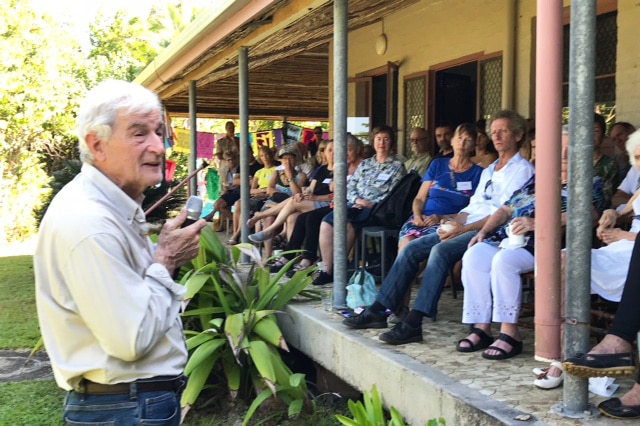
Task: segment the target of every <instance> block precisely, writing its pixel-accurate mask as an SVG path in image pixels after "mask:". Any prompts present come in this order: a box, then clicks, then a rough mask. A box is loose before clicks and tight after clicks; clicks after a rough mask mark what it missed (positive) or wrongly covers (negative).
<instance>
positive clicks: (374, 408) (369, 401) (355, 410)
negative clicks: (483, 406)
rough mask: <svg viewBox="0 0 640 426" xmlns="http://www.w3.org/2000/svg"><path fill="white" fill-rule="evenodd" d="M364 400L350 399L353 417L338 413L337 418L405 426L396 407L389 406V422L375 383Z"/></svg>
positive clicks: (437, 424)
mask: <svg viewBox="0 0 640 426" xmlns="http://www.w3.org/2000/svg"><path fill="white" fill-rule="evenodd" d="M362 399H363V400H364V404H363V403H362V401H358V402H353V401H352V400H349V411H350V412H351V415H352V416H353V418H352V419H350V418H348V417H346V416H343V415H340V414H336V419H338V421H340V423H342V424H343V425H346V426H385V425H388V426H405V422H404V419H403V418H402V416H401V415H400V413H399V412H398V410H396V409H395V408H394V407H391V408H389V413H390V416H391V419H390V420H389V422H388V423H387V420H386V418H385V415H384V410H383V408H382V400H381V399H380V395H379V394H378V389H377V388H376V386H375V385H373V387H372V388H371V394H369V392H365V393H364V396H363V397H362ZM444 425H446V422H445V420H444V419H443V418H439V419H431V420H428V421H427V423H425V426H444Z"/></svg>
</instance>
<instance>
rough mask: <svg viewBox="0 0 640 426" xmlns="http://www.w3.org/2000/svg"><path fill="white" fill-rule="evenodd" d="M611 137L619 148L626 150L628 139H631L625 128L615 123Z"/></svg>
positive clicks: (610, 133)
mask: <svg viewBox="0 0 640 426" xmlns="http://www.w3.org/2000/svg"><path fill="white" fill-rule="evenodd" d="M609 137H610V138H611V140H612V141H613V143H614V144H615V145H616V146H617V147H618V149H619V150H621V151H624V150H625V144H626V143H627V139H629V134H628V133H627V132H625V130H624V129H623V128H622V126H620V125H617V126H616V125H615V124H614V125H613V127H612V128H611V132H609Z"/></svg>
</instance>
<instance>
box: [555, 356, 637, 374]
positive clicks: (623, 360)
mask: <svg viewBox="0 0 640 426" xmlns="http://www.w3.org/2000/svg"><path fill="white" fill-rule="evenodd" d="M562 368H563V369H564V371H566V372H567V374H571V375H572V376H576V377H582V378H588V377H627V376H631V375H632V374H633V373H635V371H636V367H635V366H634V365H633V354H632V353H631V352H627V353H621V354H583V353H579V354H576V356H574V357H571V358H567V359H565V360H564V362H563V363H562Z"/></svg>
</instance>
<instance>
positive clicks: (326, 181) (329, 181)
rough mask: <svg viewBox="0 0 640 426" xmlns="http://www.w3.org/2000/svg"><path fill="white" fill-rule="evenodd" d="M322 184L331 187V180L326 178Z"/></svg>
mask: <svg viewBox="0 0 640 426" xmlns="http://www.w3.org/2000/svg"><path fill="white" fill-rule="evenodd" d="M322 183H324V184H327V185H329V184H330V183H331V178H326V179H325V180H323V181H322Z"/></svg>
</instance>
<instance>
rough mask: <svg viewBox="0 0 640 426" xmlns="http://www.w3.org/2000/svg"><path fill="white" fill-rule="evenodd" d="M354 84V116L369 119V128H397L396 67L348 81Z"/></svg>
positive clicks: (365, 73) (373, 71) (381, 69)
mask: <svg viewBox="0 0 640 426" xmlns="http://www.w3.org/2000/svg"><path fill="white" fill-rule="evenodd" d="M349 83H353V84H355V116H356V117H369V123H370V125H371V128H373V127H376V126H380V125H383V124H386V125H389V126H391V127H392V128H394V129H397V126H398V65H396V64H394V63H392V62H388V63H387V65H385V66H383V67H380V68H376V69H373V70H370V71H367V72H364V73H362V74H360V75H358V76H357V77H352V78H350V79H349Z"/></svg>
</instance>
